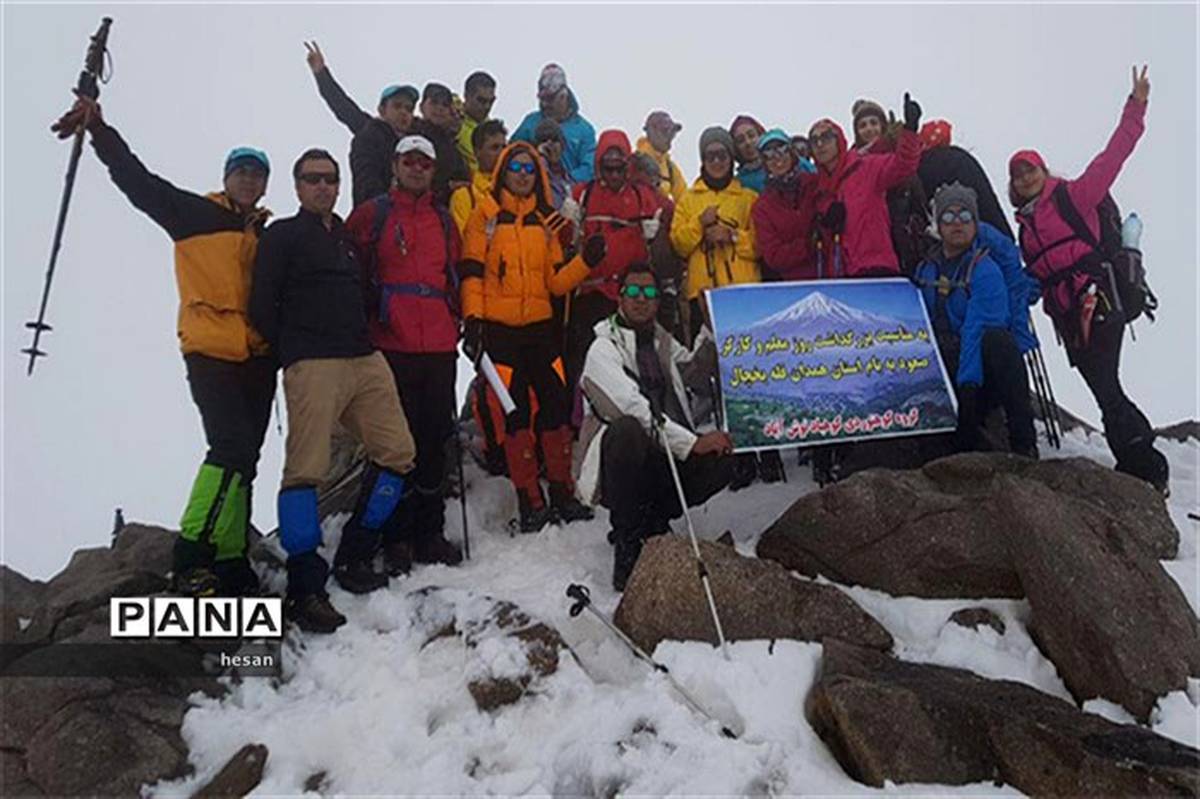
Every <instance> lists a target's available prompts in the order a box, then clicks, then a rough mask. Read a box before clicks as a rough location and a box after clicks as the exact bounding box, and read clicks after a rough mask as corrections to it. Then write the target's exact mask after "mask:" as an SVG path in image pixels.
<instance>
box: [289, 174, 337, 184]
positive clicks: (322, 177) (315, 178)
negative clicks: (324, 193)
mask: <svg viewBox="0 0 1200 799" xmlns="http://www.w3.org/2000/svg"><path fill="white" fill-rule="evenodd" d="M297 180H299V181H300V182H301V183H307V184H308V185H310V186H316V185H317V184H318V183H321V182H324V183H325V185H326V186H336V185H337V184H338V183H340V182H341V180H342V179H341V178H340V177H339V176H338V175H337V174H335V173H333V172H305V173H303V174H302V175H300V177H299V178H297Z"/></svg>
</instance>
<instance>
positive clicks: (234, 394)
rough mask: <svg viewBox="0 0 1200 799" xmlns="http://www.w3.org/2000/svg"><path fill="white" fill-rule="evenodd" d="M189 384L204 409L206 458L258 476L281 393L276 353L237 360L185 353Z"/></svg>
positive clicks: (248, 475)
mask: <svg viewBox="0 0 1200 799" xmlns="http://www.w3.org/2000/svg"><path fill="white" fill-rule="evenodd" d="M183 361H184V364H185V365H186V367H187V380H188V387H189V388H191V391H192V400H193V401H194V402H195V403H196V407H197V408H198V409H199V410H200V420H201V422H202V423H203V425H204V439H205V441H206V442H207V443H208V452H207V453H206V454H205V456H204V462H205V463H210V464H212V465H213V466H220V467H222V468H226V469H235V470H237V471H238V472H241V473H242V474H243V475H245V478H246V483H247V484H249V483H251V482H253V480H254V477H255V475H256V474H257V473H258V456H259V451H260V450H261V449H262V443H263V438H264V436H266V433H267V425H268V424H269V423H270V421H271V403H272V401H273V400H274V399H275V373H276V371H277V370H278V368H279V363H278V362H277V361H276V360H275V359H274V358H273V357H266V356H263V357H255V358H250V359H249V360H245V361H241V362H234V361H223V360H221V359H219V358H210V357H209V356H207V355H201V354H199V353H189V354H187V355H184V356H183Z"/></svg>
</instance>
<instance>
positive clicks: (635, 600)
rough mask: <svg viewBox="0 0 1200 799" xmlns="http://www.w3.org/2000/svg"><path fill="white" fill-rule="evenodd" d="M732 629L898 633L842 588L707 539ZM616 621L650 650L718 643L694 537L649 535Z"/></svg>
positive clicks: (747, 635)
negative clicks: (667, 643)
mask: <svg viewBox="0 0 1200 799" xmlns="http://www.w3.org/2000/svg"><path fill="white" fill-rule="evenodd" d="M700 549H701V553H702V554H703V556H704V561H705V564H706V565H707V567H708V573H709V576H710V580H711V582H712V590H713V596H714V599H715V601H716V605H717V610H718V612H719V613H720V617H721V626H722V627H723V629H724V632H725V637H726V639H727V640H730V641H739V640H747V639H754V638H794V639H797V640H801V641H821V640H824V639H825V638H827V637H836V638H842V639H845V640H847V641H853V642H855V643H858V644H861V645H863V646H868V647H872V648H875V649H881V650H889V649H891V646H892V637H891V635H890V634H889V633H888V632H887V630H885V629H884V628H883V627H882V626H881V625H880V624H879V622H877V621H875V619H874V618H872V617H871V616H870V615H869V614H868V613H867V612H866V611H864V610H863V609H862V608H860V607H859V606H858V605H856V604H855V603H854V601H853V600H852V599H850V597H849V596H847V595H846V594H845V593H843V592H842V591H839V590H838V589H837V588H834V587H832V586H828V585H818V584H816V583H813V582H810V581H808V580H800V579H796V578H795V577H792V576H791V575H790V574H788V573H787V572H786V571H784V570H783V569H782V568H781V567H780V566H779V565H778V564H775V563H771V562H768V561H764V560H760V559H756V558H745V557H742V556H741V555H739V554H738V553H737V552H736V550H734V549H733V548H732V547H729V546H724V545H720V544H712V543H708V542H701V544H700ZM613 621H614V622H615V623H616V624H617V626H618V627H620V628H621V629H622V630H624V631H625V633H626V634H628V635H629V637H630V638H632V639H633V640H634V641H635V642H637V644H638V645H639V646H641V647H642V648H643V649H645V650H646V651H647V652H653V651H654V647H655V646H657V645H658V642H659V641H661V640H663V639H664V638H671V639H677V640H695V641H709V642H711V643H714V644H715V643H717V640H718V639H717V633H716V628H715V627H714V625H713V620H712V616H711V614H710V612H709V608H708V600H707V598H706V597H705V594H704V589H703V587H702V585H701V583H700V580H699V578H698V577H697V575H696V562H695V556H694V555H693V553H692V548H691V544H690V542H689V541H688V540H687V539H685V538H683V537H681V536H675V535H661V536H656V537H654V538H651V539H650V540H649V541H647V542H646V545H645V548H644V549H643V550H642V554H641V557H640V558H639V559H638V562H637V565H636V566H635V567H634V570H633V575H632V576H631V577H630V579H629V583H628V585H627V586H626V588H625V593H624V594H623V596H622V597H621V603H620V605H618V606H617V611H616V614H615V615H614V617H613Z"/></svg>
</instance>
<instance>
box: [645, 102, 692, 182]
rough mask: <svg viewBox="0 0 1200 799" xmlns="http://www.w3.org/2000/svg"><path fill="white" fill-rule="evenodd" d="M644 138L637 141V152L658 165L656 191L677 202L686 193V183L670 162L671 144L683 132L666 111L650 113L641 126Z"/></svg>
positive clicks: (672, 162)
mask: <svg viewBox="0 0 1200 799" xmlns="http://www.w3.org/2000/svg"><path fill="white" fill-rule="evenodd" d="M642 130H644V131H645V132H646V135H645V136H642V137H641V138H640V139H638V143H637V151H638V152H639V153H646V154H648V155H649V156H650V157H651V158H653V159H654V162H655V163H656V164H658V190H659V191H660V192H662V194H663V196H664V197H670V198H671V199H673V200H675V202H679V201H680V199H682V198H683V195H684V192H686V191H687V181H685V180H684V179H683V172H681V171H680V169H679V165H678V164H676V163H675V162H674V161H672V160H671V142H672V141H673V140H674V139H675V136H676V134H678V133H679V131H681V130H683V125H680V124H679V123H678V122H676V121H675V120H674V119H671V115H670V114H668V113H667V112H666V111H652V112H650V116H648V117H646V124H645V125H643V126H642Z"/></svg>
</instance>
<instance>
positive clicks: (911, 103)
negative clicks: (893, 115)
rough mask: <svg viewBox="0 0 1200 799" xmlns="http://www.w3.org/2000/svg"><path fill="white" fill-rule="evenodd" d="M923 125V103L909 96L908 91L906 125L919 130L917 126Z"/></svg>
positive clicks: (905, 104) (905, 96)
mask: <svg viewBox="0 0 1200 799" xmlns="http://www.w3.org/2000/svg"><path fill="white" fill-rule="evenodd" d="M920 125H921V104H920V103H918V102H917V101H916V100H914V99H912V98H911V97H909V96H908V92H905V93H904V127H906V128H908V129H909V130H911V131H912V132H913V133H916V132H917V128H918V127H919V126H920Z"/></svg>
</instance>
